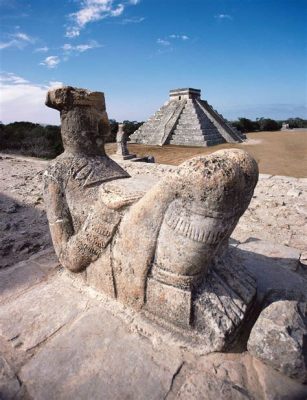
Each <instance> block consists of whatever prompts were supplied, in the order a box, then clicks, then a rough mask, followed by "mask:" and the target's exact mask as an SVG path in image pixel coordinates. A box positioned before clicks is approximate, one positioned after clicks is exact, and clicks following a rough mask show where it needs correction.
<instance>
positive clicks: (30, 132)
mask: <svg viewBox="0 0 307 400" xmlns="http://www.w3.org/2000/svg"><path fill="white" fill-rule="evenodd" d="M283 122H285V123H287V124H289V128H307V120H305V119H302V118H289V119H287V120H285V121H275V120H273V119H270V118H257V119H256V120H255V121H252V120H250V119H247V118H239V119H238V120H237V121H231V122H230V123H231V124H232V125H233V126H235V127H236V128H237V129H238V130H240V131H241V132H243V133H246V132H257V131H276V130H280V128H281V126H282V123H283ZM123 123H124V124H125V127H124V130H125V132H126V133H127V134H128V136H130V135H131V134H132V133H133V132H135V131H136V130H137V129H138V128H139V127H140V126H141V125H142V124H143V122H137V121H128V120H126V121H123ZM110 127H111V129H110V134H109V136H108V137H107V138H105V141H106V142H115V140H116V132H117V130H118V122H117V121H115V120H114V119H111V120H110ZM0 151H10V152H14V153H19V154H23V155H28V156H33V157H43V158H54V157H56V156H57V155H59V154H61V153H62V152H63V144H62V139H61V132H60V127H59V126H55V125H45V126H43V125H40V124H34V123H32V122H13V123H11V124H7V125H5V124H2V123H1V122H0Z"/></svg>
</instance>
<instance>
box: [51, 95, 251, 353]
mask: <svg viewBox="0 0 307 400" xmlns="http://www.w3.org/2000/svg"><path fill="white" fill-rule="evenodd" d="M46 105H47V106H49V107H52V108H55V109H57V110H59V111H60V113H61V122H62V126H61V134H62V139H63V145H64V149H65V151H64V153H63V154H61V155H60V156H59V157H57V158H56V159H55V160H53V161H52V162H51V164H50V166H49V167H48V169H47V171H46V172H45V174H44V197H45V203H46V210H47V216H48V220H49V226H50V231H51V235H52V240H53V244H54V247H55V251H56V254H57V256H58V258H59V260H60V262H61V264H62V265H63V266H64V267H66V268H67V269H69V270H70V271H73V272H76V273H82V274H84V276H85V279H87V282H88V283H89V284H91V281H92V282H93V286H95V287H96V288H98V289H99V290H102V291H104V292H105V293H106V294H107V295H109V296H111V297H113V298H116V299H118V300H119V301H121V302H122V303H124V304H126V305H129V306H131V307H133V308H134V309H135V310H139V311H140V312H141V313H142V314H143V315H144V316H146V317H147V318H149V319H151V320H153V321H154V322H155V323H158V324H160V325H161V326H163V327H165V328H166V329H171V330H172V332H175V333H176V334H178V336H179V337H182V338H184V339H186V340H188V341H189V342H192V343H200V344H201V345H204V346H205V348H206V349H207V350H208V351H209V350H210V351H217V350H222V349H224V348H226V347H227V346H228V345H229V343H230V342H231V341H232V340H233V339H234V338H235V335H236V334H237V332H238V330H239V329H240V327H241V326H242V323H243V322H244V320H245V317H246V314H247V312H248V310H249V309H250V308H251V307H252V306H253V302H254V299H255V295H256V284H255V281H254V279H253V278H252V277H251V276H250V275H249V273H248V272H247V271H246V270H245V268H244V266H242V265H241V264H240V263H239V262H238V260H237V259H236V260H234V259H233V257H232V253H231V252H229V251H228V239H229V237H230V235H231V233H232V232H233V230H234V228H235V226H236V224H237V223H238V220H239V218H240V217H241V215H242V214H243V213H244V211H245V210H246V208H247V207H248V205H249V202H250V200H251V198H252V195H253V191H254V188H255V186H256V183H257V179H258V167H257V163H256V162H255V160H254V159H253V158H252V157H251V156H250V155H249V154H248V153H246V152H244V151H242V150H221V151H217V152H215V153H213V154H210V155H208V156H198V157H195V158H192V159H190V160H188V161H186V162H184V163H182V164H181V165H180V166H179V167H178V168H177V169H175V170H174V171H173V172H170V173H169V174H167V175H166V176H164V177H163V178H162V179H160V180H159V181H158V182H157V183H156V184H154V185H152V184H149V183H146V182H145V183H144V182H138V180H137V179H134V178H133V177H130V176H129V174H128V173H127V172H126V171H125V170H124V169H123V168H122V167H121V166H119V165H118V164H117V163H115V162H114V161H113V160H112V159H110V158H109V157H108V156H107V155H106V153H105V151H104V140H103V139H104V136H106V135H107V134H108V131H109V129H110V128H109V123H108V117H107V113H106V107H105V101H104V95H103V93H98V92H90V91H87V90H84V89H76V88H72V87H63V88H60V89H55V90H51V91H49V92H48V95H47V100H46ZM140 168H141V166H140Z"/></svg>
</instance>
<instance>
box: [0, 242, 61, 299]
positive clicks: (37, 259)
mask: <svg viewBox="0 0 307 400" xmlns="http://www.w3.org/2000/svg"><path fill="white" fill-rule="evenodd" d="M57 266H58V260H57V258H56V256H55V253H54V251H53V249H48V250H46V251H43V252H40V253H38V254H37V255H35V256H33V257H31V258H30V259H29V260H27V261H21V262H20V263H18V264H16V265H15V266H13V267H11V268H7V269H4V270H1V271H0V303H1V302H3V301H5V300H7V299H8V298H10V297H13V296H18V295H19V294H21V293H22V292H24V291H25V290H27V289H29V288H30V287H31V286H33V285H36V284H37V283H39V282H41V281H43V280H44V279H46V278H47V276H48V275H49V274H52V273H54V272H55V271H56V268H57Z"/></svg>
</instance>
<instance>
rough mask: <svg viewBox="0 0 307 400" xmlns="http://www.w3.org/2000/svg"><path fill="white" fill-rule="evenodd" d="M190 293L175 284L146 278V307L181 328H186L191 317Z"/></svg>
mask: <svg viewBox="0 0 307 400" xmlns="http://www.w3.org/2000/svg"><path fill="white" fill-rule="evenodd" d="M191 306H192V294H191V291H190V290H184V289H180V288H177V287H175V286H170V285H166V284H164V283H162V282H158V281H156V280H155V279H154V278H148V281H147V291H146V309H147V310H148V311H150V312H152V313H153V314H155V315H159V316H161V317H162V318H165V319H166V320H169V321H171V322H173V323H174V324H176V325H178V326H181V327H183V328H188V327H189V324H190V317H191Z"/></svg>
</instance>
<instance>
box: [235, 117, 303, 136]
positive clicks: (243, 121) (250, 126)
mask: <svg viewBox="0 0 307 400" xmlns="http://www.w3.org/2000/svg"><path fill="white" fill-rule="evenodd" d="M283 123H286V124H289V128H290V129H294V128H307V120H306V119H302V118H289V119H287V120H284V121H275V120H274V119H271V118H257V119H256V120H255V121H252V120H251V119H248V118H239V119H238V120H237V121H231V124H232V125H233V126H234V127H236V128H237V129H238V130H239V131H241V132H242V133H246V132H261V131H279V130H280V129H281V127H282V124H283Z"/></svg>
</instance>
